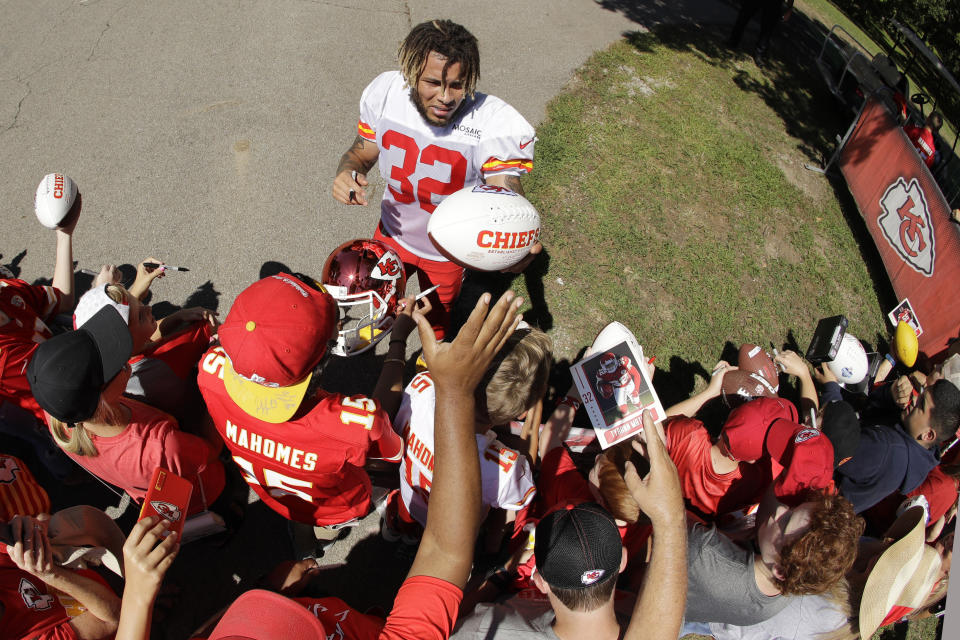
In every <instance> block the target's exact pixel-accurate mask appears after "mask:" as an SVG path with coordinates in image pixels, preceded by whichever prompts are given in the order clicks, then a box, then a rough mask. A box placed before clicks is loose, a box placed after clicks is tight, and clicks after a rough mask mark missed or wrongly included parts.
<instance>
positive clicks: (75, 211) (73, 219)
mask: <svg viewBox="0 0 960 640" xmlns="http://www.w3.org/2000/svg"><path fill="white" fill-rule="evenodd" d="M81 209H83V198H81V197H80V192H79V191H77V197H76V199H74V201H73V206H72V207H70V211H68V212H67V215H66V216H64V218H63V220H61V221H60V224H59V225H58V226H57V231H58V232H59V233H64V234H66V235H68V236H72V235H73V231H74V229H76V228H77V221H78V220H79V219H80V210H81Z"/></svg>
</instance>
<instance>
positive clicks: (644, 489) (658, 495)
mask: <svg viewBox="0 0 960 640" xmlns="http://www.w3.org/2000/svg"><path fill="white" fill-rule="evenodd" d="M664 442H666V436H664V434H663V427H662V426H661V425H660V424H654V422H653V418H652V417H651V416H650V412H649V411H647V410H644V412H643V431H642V432H640V435H639V437H638V438H636V439H634V440H633V448H634V449H635V450H637V451H638V452H639V453H640V454H641V455H643V456H644V457H645V458H646V459H647V460H648V461H649V462H650V472H649V473H648V474H647V476H646V477H645V478H640V475H639V474H638V473H637V469H636V467H634V466H633V463H632V462H630V461H627V463H626V473H624V476H623V479H624V481H625V482H626V483H627V489H629V490H630V495H632V496H633V499H634V500H636V501H637V504H638V505H640V509H641V510H643V512H644V513H645V514H647V517H648V518H650V522H652V523H653V526H654V529H656V527H657V526H658V525H659V526H663V525H674V524H681V525H682V524H683V522H684V521H685V518H686V516H685V512H684V508H683V493H682V492H681V490H680V477H679V475H677V467H676V466H675V465H674V464H673V460H671V459H670V456H669V455H668V454H667V448H666V446H665V445H664Z"/></svg>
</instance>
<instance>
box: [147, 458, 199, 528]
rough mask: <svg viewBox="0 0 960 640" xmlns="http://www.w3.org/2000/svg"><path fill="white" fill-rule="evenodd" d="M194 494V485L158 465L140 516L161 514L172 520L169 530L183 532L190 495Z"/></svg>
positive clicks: (165, 518) (162, 516)
mask: <svg viewBox="0 0 960 640" xmlns="http://www.w3.org/2000/svg"><path fill="white" fill-rule="evenodd" d="M191 494H193V485H192V484H190V481H189V480H184V479H183V478H181V477H180V476H178V475H177V474H175V473H171V472H170V471H167V470H166V469H163V468H160V467H158V468H157V469H156V470H155V471H154V472H153V478H152V479H151V480H150V489H149V490H148V491H147V497H146V498H145V499H144V501H143V506H142V507H140V517H139V518H137V520H143V519H144V518H146V517H147V516H160V517H161V518H163V519H164V520H167V521H169V522H170V529H169V531H176V532H177V535H178V536H179V535H181V534H182V533H183V523H184V521H185V520H186V519H187V507H188V506H189V505H190V496H191Z"/></svg>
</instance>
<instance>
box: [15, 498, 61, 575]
mask: <svg viewBox="0 0 960 640" xmlns="http://www.w3.org/2000/svg"><path fill="white" fill-rule="evenodd" d="M40 515H41V517H40V518H34V517H32V516H14V517H13V519H12V520H11V521H10V531H11V533H12V534H13V541H14V544H12V545H9V544H8V545H7V554H8V555H9V556H10V559H11V560H13V562H14V564H16V565H17V566H18V567H20V568H21V569H23V570H24V571H26V572H27V573H29V574H31V575H34V576H36V577H38V578H40V579H41V580H44V581H47V579H48V578H51V577H52V576H53V575H54V571H55V569H56V565H54V563H53V550H52V549H51V548H50V538H49V537H47V520H48V519H49V516H48V515H47V514H45V513H44V514H40Z"/></svg>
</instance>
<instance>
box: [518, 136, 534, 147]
mask: <svg viewBox="0 0 960 640" xmlns="http://www.w3.org/2000/svg"><path fill="white" fill-rule="evenodd" d="M536 139H537V137H536V136H534V137H532V138H530V139H529V140H527V141H526V142H521V143H520V148H521V149H526V148H527V145H528V144H530V143H531V142H533V141H534V140H536Z"/></svg>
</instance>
